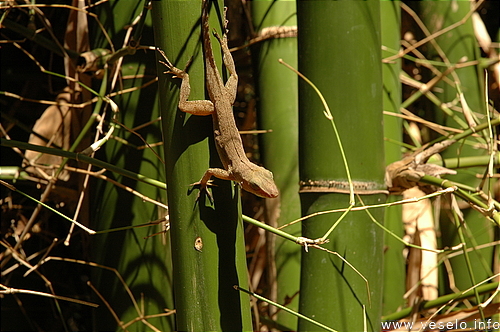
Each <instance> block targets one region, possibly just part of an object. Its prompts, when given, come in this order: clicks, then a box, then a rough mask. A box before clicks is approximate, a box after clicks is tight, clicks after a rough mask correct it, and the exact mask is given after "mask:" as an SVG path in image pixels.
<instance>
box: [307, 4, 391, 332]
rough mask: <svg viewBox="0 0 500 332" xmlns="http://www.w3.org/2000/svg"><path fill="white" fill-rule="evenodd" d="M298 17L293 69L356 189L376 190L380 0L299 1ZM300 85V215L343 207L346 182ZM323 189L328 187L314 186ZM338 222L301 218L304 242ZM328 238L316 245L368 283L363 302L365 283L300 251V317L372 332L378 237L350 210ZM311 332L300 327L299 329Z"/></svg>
mask: <svg viewBox="0 0 500 332" xmlns="http://www.w3.org/2000/svg"><path fill="white" fill-rule="evenodd" d="M297 14H298V26H299V43H298V45H299V70H300V71H301V72H302V73H303V74H305V75H306V76H307V77H308V78H309V79H310V80H311V81H312V82H314V83H315V84H316V86H317V87H318V89H319V90H320V91H321V92H322V93H323V95H324V96H325V98H326V101H327V102H328V104H329V106H330V109H331V110H332V114H333V119H334V121H335V123H336V127H337V128H338V131H339V135H340V138H341V140H342V145H343V147H344V150H345V154H346V157H347V162H348V164H349V167H350V169H351V174H352V178H353V181H354V183H353V185H354V188H355V191H356V192H358V193H361V192H362V191H363V190H362V188H364V189H365V190H373V191H374V192H382V190H383V189H384V188H385V185H384V184H383V172H384V165H385V160H384V152H383V127H382V125H381V124H382V69H381V57H380V23H379V22H380V16H379V15H380V12H379V2H378V1H366V2H365V1H364V2H359V1H353V2H336V1H321V2H310V1H304V2H299V3H298V8H297ZM299 82H300V83H299V134H300V135H299V137H300V142H299V163H300V164H299V165H300V180H301V182H302V183H303V184H310V187H309V188H308V187H307V186H305V185H304V186H303V187H302V190H301V205H302V214H303V215H306V214H310V213H312V212H316V211H322V210H327V209H334V208H339V207H348V206H349V205H350V204H351V199H350V195H349V186H350V184H349V183H347V181H346V178H347V174H346V169H345V167H344V166H343V161H342V158H341V157H340V153H339V149H340V146H339V144H338V143H337V141H336V140H335V135H334V133H333V131H332V128H331V124H329V123H328V121H325V119H324V115H323V112H322V111H323V110H324V107H323V105H322V104H321V102H320V100H319V99H318V96H317V95H316V93H315V92H314V90H313V89H311V87H310V86H308V85H306V84H304V82H302V81H299ZM324 183H328V184H329V185H328V186H324V187H322V188H318V186H321V184H324ZM308 189H309V190H308ZM315 189H316V190H318V191H315ZM332 189H333V190H332ZM319 190H323V192H319ZM328 191H330V193H328ZM364 193H365V194H366V192H364ZM361 194H362V198H363V201H364V203H365V204H367V205H368V204H372V203H375V202H382V201H385V195H384V194H373V192H372V194H366V195H365V194H363V193H361ZM373 215H374V216H375V218H376V219H377V220H378V221H382V220H383V210H382V209H379V210H374V211H373ZM336 218H338V216H335V215H321V216H315V217H313V218H311V219H309V220H307V221H304V222H303V225H302V232H303V234H302V235H303V236H305V237H308V238H318V237H321V236H322V235H323V234H325V232H326V231H327V230H328V229H330V227H331V226H332V225H333V224H334V223H335V219H336ZM329 240H330V242H329V243H326V244H324V245H323V246H324V247H326V248H327V249H329V250H332V251H336V252H338V253H339V254H340V255H341V256H342V257H343V258H345V259H346V260H347V261H348V262H349V263H350V264H352V266H354V267H355V268H356V269H357V270H358V271H359V272H360V273H361V274H362V275H363V276H364V277H365V278H366V279H367V280H368V282H369V288H370V295H368V294H367V293H366V284H365V282H364V280H363V279H362V278H361V277H360V276H359V275H358V274H357V272H356V271H354V270H353V269H352V268H350V267H349V266H347V265H346V264H345V263H344V262H343V261H342V260H340V259H338V258H337V257H335V256H333V255H330V254H328V253H326V252H323V251H319V250H310V251H309V252H303V254H302V268H301V294H300V304H299V308H300V313H301V314H304V315H305V316H308V317H314V319H315V320H317V321H318V322H320V323H322V324H324V325H327V326H329V327H332V328H334V329H337V330H343V331H360V330H363V329H365V328H366V329H367V330H370V331H378V330H379V329H380V325H379V323H380V316H381V308H382V282H383V278H382V270H383V267H382V266H383V252H382V247H383V231H382V230H381V229H380V228H378V227H377V226H376V225H375V224H374V223H372V222H371V220H370V218H369V216H368V215H367V214H366V213H358V212H351V213H349V214H347V215H346V216H345V217H344V219H343V220H342V221H341V222H340V223H339V224H338V226H337V227H336V228H335V229H334V231H333V233H331V235H330V236H329ZM370 298H371V299H370ZM365 309H366V311H365ZM315 329H316V328H315V327H314V326H313V325H311V324H310V323H308V322H306V321H304V320H299V330H301V331H304V330H315Z"/></svg>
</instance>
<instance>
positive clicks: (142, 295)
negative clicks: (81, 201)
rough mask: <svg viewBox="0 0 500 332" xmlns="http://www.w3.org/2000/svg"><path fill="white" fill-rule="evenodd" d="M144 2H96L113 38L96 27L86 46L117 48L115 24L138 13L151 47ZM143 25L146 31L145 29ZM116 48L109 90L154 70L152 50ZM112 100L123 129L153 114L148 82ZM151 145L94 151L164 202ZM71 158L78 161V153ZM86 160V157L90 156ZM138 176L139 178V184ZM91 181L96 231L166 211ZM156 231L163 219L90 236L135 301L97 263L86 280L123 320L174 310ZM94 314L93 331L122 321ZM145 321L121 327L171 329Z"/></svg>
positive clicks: (163, 236)
mask: <svg viewBox="0 0 500 332" xmlns="http://www.w3.org/2000/svg"><path fill="white" fill-rule="evenodd" d="M144 4H145V3H144V2H143V1H138V2H134V3H133V4H132V3H130V2H123V1H114V2H107V3H104V4H102V6H97V7H96V9H95V10H96V12H95V13H96V14H97V15H98V16H99V20H100V21H101V22H103V24H104V26H105V28H106V31H107V32H108V33H109V35H110V37H111V39H112V40H113V41H114V42H115V44H114V45H109V44H108V42H107V39H106V38H105V36H103V34H102V31H100V30H92V33H93V34H92V35H91V37H90V39H91V40H92V42H93V43H94V44H93V46H94V48H98V47H105V48H114V49H122V47H123V46H124V45H123V44H122V43H123V40H122V38H123V36H124V31H123V28H124V27H126V26H129V25H130V24H131V23H132V22H133V21H134V20H135V19H136V17H137V16H138V15H140V14H141V12H142V14H143V15H144V14H146V17H145V18H143V19H142V20H140V22H143V23H144V27H143V33H142V40H141V43H143V44H144V45H153V44H154V41H153V36H152V33H150V31H151V29H152V20H151V16H150V14H148V13H147V12H144V10H143V7H144ZM139 29H140V27H139V26H135V30H134V32H137V33H139V32H138V30H139ZM148 31H149V33H147V32H148ZM120 53H121V52H120ZM120 53H114V55H118V54H120ZM122 54H123V59H122V61H123V63H122V66H121V72H120V74H121V75H122V76H121V77H126V78H127V79H124V80H122V81H119V83H117V84H116V89H115V90H119V89H122V88H124V89H127V88H133V87H138V86H142V85H143V84H144V83H145V82H147V81H149V80H151V78H152V77H154V76H156V57H155V54H154V52H151V51H150V52H137V53H135V54H131V53H130V52H129V53H126V52H124V53H122ZM116 60H118V59H116ZM132 77H134V78H132ZM104 85H105V86H109V82H105V84H104ZM113 100H114V102H116V103H117V104H118V106H119V109H120V112H119V114H118V115H117V120H118V121H119V122H120V123H122V124H124V125H125V126H126V127H127V128H135V127H137V126H140V125H142V124H144V123H148V122H150V121H151V120H154V119H156V118H158V117H159V116H160V110H159V105H158V90H157V87H155V86H150V87H147V88H144V89H140V90H137V91H134V92H131V93H127V94H123V95H119V96H116V97H114V98H113ZM137 132H138V133H140V134H141V135H142V136H143V138H144V139H145V140H146V141H147V142H159V141H161V139H162V135H161V130H160V128H159V125H158V124H156V125H154V124H153V125H150V126H148V127H147V128H145V129H142V130H138V131H137ZM114 135H116V136H118V137H120V138H123V139H125V140H127V141H129V142H131V143H132V144H136V145H143V144H144V143H143V142H142V141H141V140H139V139H138V138H137V137H136V136H135V135H134V134H132V133H130V132H128V131H125V130H124V129H122V128H116V129H115V131H114ZM154 150H155V151H152V150H151V149H149V148H148V149H143V150H138V149H134V147H133V146H125V145H123V144H122V143H121V142H119V141H116V140H109V141H108V142H107V143H106V144H105V145H104V146H103V147H102V148H101V150H100V151H99V153H100V155H99V158H103V159H105V160H106V161H107V162H108V165H109V164H112V165H113V166H114V167H116V168H113V169H109V168H107V167H106V168H107V169H109V170H110V171H112V172H116V171H120V169H121V170H123V171H124V172H121V171H120V173H115V174H110V175H109V176H110V177H112V178H114V179H115V180H117V181H118V182H121V183H123V184H125V185H128V186H129V187H131V188H133V189H134V190H136V191H138V192H140V193H142V194H144V195H146V196H148V197H151V198H153V199H156V200H158V201H160V202H163V203H166V192H165V188H166V186H165V175H164V165H163V163H162V161H161V160H160V159H159V158H158V157H157V155H162V148H161V147H156V148H154ZM78 157H81V155H79V156H78ZM78 159H79V160H82V158H78ZM83 159H85V158H83ZM82 161H83V160H82ZM91 161H92V162H93V161H95V159H94V160H91ZM103 166H104V165H103ZM100 167H102V166H100ZM131 177H134V179H131ZM141 179H144V180H146V182H147V183H146V182H145V181H142V180H141ZM95 183H96V185H95V186H94V191H93V195H92V196H91V197H92V198H93V202H92V208H93V209H92V211H93V212H94V213H93V218H92V222H93V224H92V225H93V227H96V229H98V230H108V229H116V228H121V227H123V228H127V227H133V226H138V225H143V224H145V223H148V222H150V221H154V220H158V219H161V218H162V217H164V216H165V215H166V214H167V213H168V211H165V210H164V209H163V208H159V207H156V206H153V205H152V204H148V203H146V204H145V203H144V201H143V200H142V199H141V198H139V197H135V196H132V195H130V194H128V193H126V192H125V191H123V190H120V189H118V188H117V187H115V186H114V185H113V184H110V183H107V182H106V183H105V182H102V181H96V182H95ZM151 184H153V185H154V184H156V186H151ZM163 231H164V225H163V224H158V225H156V226H152V227H134V228H133V229H130V230H126V231H117V232H112V233H100V234H99V235H98V236H94V237H92V239H91V241H92V242H91V244H92V249H93V250H92V253H93V261H95V262H97V263H99V264H102V265H105V266H109V267H114V268H116V269H117V270H118V271H119V273H120V274H121V275H122V276H123V278H124V280H125V282H126V283H127V285H128V287H129V288H130V291H131V292H132V294H133V295H134V297H135V300H136V302H137V303H133V302H132V301H131V299H130V298H129V297H128V296H127V293H126V292H125V289H124V287H123V285H122V283H121V282H120V281H119V280H117V278H116V277H115V276H114V275H113V274H110V273H109V272H107V271H103V270H100V269H94V270H93V276H92V283H93V284H94V285H95V287H96V288H97V290H98V291H99V292H100V293H101V294H102V296H103V297H104V298H105V299H106V300H107V301H109V304H110V306H111V308H112V309H113V310H114V311H115V313H116V315H117V316H118V317H119V320H120V321H122V322H123V324H129V323H130V322H133V321H134V319H137V317H139V316H149V315H152V316H154V315H157V314H160V313H163V312H164V309H165V308H166V309H174V301H173V292H172V287H173V285H172V267H171V265H172V264H171V258H170V238H169V234H168V233H164V232H163ZM155 233H159V235H156V236H152V235H153V234H155ZM95 317H96V321H95V325H94V326H95V329H96V330H115V329H119V330H121V328H120V327H122V326H123V325H120V327H117V323H116V321H115V320H114V319H113V318H112V316H111V315H110V313H109V311H108V310H107V309H106V307H105V306H104V305H102V306H101V307H100V308H99V309H98V310H96V311H95ZM147 323H148V324H150V325H144V323H142V322H141V321H136V322H135V323H133V324H132V325H130V326H128V327H127V330H129V331H132V330H142V329H144V328H145V326H147V327H146V329H148V330H151V329H152V326H154V327H155V328H156V329H159V330H161V331H172V330H175V321H174V316H173V315H171V316H168V317H155V318H148V319H147Z"/></svg>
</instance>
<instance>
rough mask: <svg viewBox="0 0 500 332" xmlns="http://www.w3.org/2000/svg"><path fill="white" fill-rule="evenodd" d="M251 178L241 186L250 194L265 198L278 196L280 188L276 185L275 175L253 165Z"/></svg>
mask: <svg viewBox="0 0 500 332" xmlns="http://www.w3.org/2000/svg"><path fill="white" fill-rule="evenodd" d="M253 166H254V167H252V170H251V172H250V176H249V177H248V178H247V179H243V181H241V186H242V187H243V189H245V190H246V191H248V192H251V193H252V194H254V195H257V196H260V197H264V198H275V197H277V196H278V188H277V187H276V184H275V183H274V179H273V173H272V172H270V171H268V170H267V169H265V168H264V167H260V166H257V165H253Z"/></svg>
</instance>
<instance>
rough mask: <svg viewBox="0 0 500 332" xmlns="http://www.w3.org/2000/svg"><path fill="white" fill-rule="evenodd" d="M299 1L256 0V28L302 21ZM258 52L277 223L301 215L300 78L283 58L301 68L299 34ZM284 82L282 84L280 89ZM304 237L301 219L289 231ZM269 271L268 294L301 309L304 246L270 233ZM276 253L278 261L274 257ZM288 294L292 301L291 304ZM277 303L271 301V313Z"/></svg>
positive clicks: (270, 217) (281, 317)
mask: <svg viewBox="0 0 500 332" xmlns="http://www.w3.org/2000/svg"><path fill="white" fill-rule="evenodd" d="M295 11H296V7H295V2H294V1H254V2H252V13H253V15H252V18H253V23H254V26H255V27H256V30H257V31H256V32H257V33H261V32H262V30H263V29H264V28H268V27H278V26H279V27H289V28H291V27H293V26H295V27H296V25H297V20H296V16H295ZM252 53H253V54H255V55H256V56H255V57H254V58H255V59H257V61H256V65H255V68H256V71H255V72H256V78H257V82H258V83H257V88H258V100H259V103H258V110H259V113H258V116H259V120H260V121H259V123H260V127H261V128H262V129H271V130H272V132H271V133H268V134H265V135H262V136H261V140H260V141H261V142H262V144H261V146H262V148H261V155H262V160H263V161H264V164H265V166H266V167H267V168H269V169H270V170H271V171H272V172H273V173H274V180H275V182H276V185H277V186H278V188H279V190H280V196H279V197H278V198H276V199H272V200H267V202H266V211H267V213H266V215H267V218H266V219H267V220H266V222H267V223H268V224H269V225H271V226H274V227H277V226H281V225H283V224H285V223H287V222H289V221H290V220H295V219H297V218H299V217H300V202H299V194H298V190H299V187H298V183H299V174H298V117H297V112H298V100H297V85H298V83H297V82H298V79H297V76H296V75H295V73H293V72H291V71H289V70H288V69H286V68H285V67H284V66H282V65H280V64H279V63H278V59H279V58H283V59H285V60H286V61H287V62H288V63H290V64H291V65H292V66H294V67H295V68H296V67H297V38H296V37H287V38H281V39H269V40H266V41H264V42H262V43H259V44H257V45H256V46H254V48H253V49H252ZM277 87H279V88H277ZM286 231H287V232H288V233H290V234H293V235H296V236H300V224H296V225H294V226H292V227H290V228H287V230H286ZM268 234H269V235H268V236H267V239H268V243H267V245H268V246H269V247H268V252H269V254H268V261H269V263H268V271H269V272H268V275H269V277H270V282H271V287H270V291H269V295H268V297H269V298H270V299H271V300H273V301H275V302H278V303H282V304H283V303H285V304H286V305H287V308H289V309H292V310H294V311H297V310H298V296H296V295H297V293H298V291H299V282H300V251H301V247H300V246H298V245H296V244H295V243H293V242H290V241H287V240H285V239H283V238H280V237H276V236H275V235H273V234H271V233H268ZM273 257H274V260H273ZM287 299H291V300H289V301H290V302H289V303H287V302H288V301H287ZM275 310H276V309H275V307H273V306H270V314H271V317H273V316H272V314H273V312H275ZM277 322H278V323H279V324H282V325H284V326H288V327H289V328H290V329H292V330H295V329H296V327H297V317H295V316H293V315H290V314H289V313H287V312H285V311H283V310H280V311H279V313H278V315H277Z"/></svg>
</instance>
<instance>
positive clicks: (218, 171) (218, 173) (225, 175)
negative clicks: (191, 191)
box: [191, 168, 235, 202]
mask: <svg viewBox="0 0 500 332" xmlns="http://www.w3.org/2000/svg"><path fill="white" fill-rule="evenodd" d="M212 176H215V177H216V178H219V179H222V180H230V181H231V180H232V181H234V180H235V178H234V176H233V175H232V174H231V172H230V171H226V170H225V169H222V168H209V169H207V171H206V172H205V174H204V175H203V177H202V178H201V180H200V181H198V182H195V183H192V184H191V185H192V186H200V192H199V193H198V197H197V198H196V200H198V199H199V198H200V194H201V192H206V193H207V195H208V198H209V199H210V202H213V201H214V200H213V197H212V194H211V193H210V191H208V186H209V185H211V183H212V180H210V179H211V178H212Z"/></svg>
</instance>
